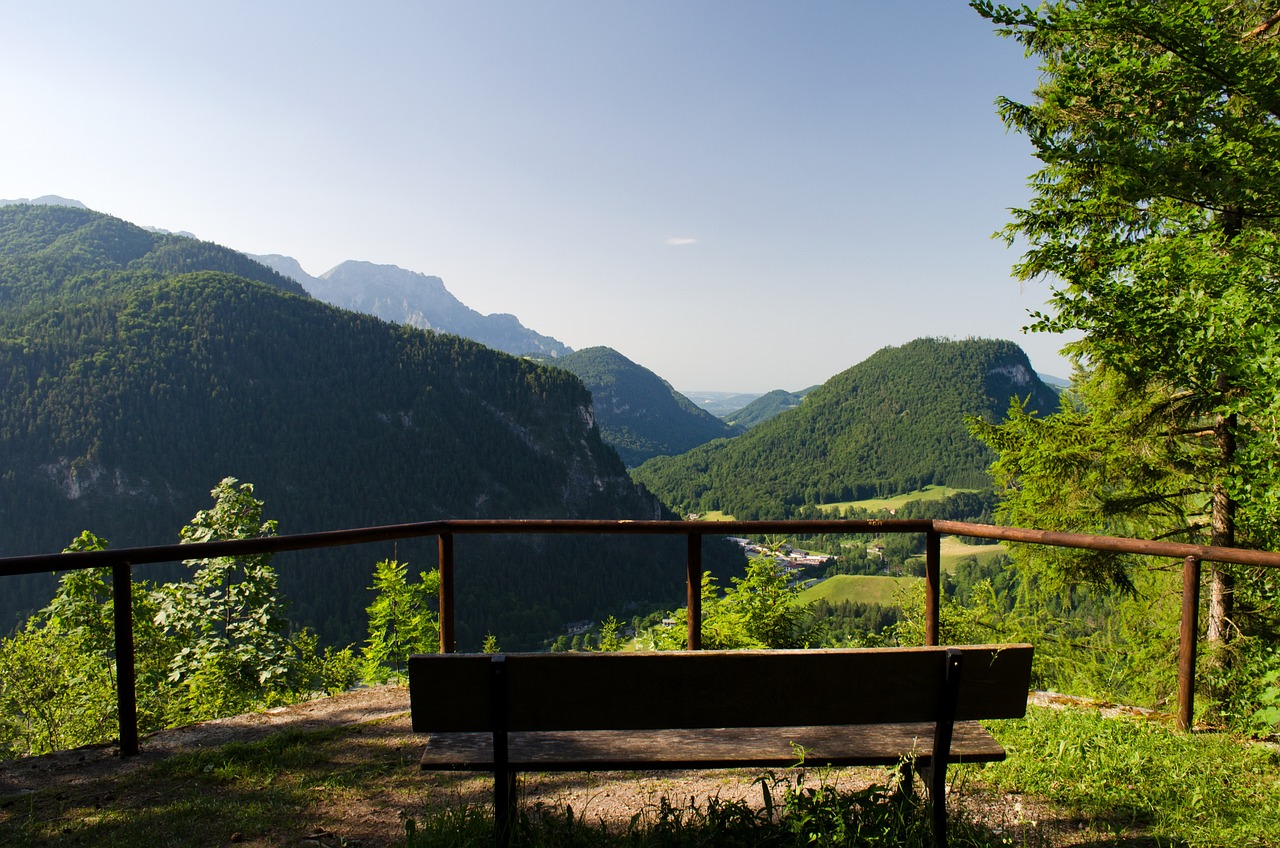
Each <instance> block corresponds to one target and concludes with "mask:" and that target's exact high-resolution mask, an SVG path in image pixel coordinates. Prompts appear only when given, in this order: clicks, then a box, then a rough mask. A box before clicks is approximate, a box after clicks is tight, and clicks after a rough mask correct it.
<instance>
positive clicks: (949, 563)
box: [912, 536, 1009, 573]
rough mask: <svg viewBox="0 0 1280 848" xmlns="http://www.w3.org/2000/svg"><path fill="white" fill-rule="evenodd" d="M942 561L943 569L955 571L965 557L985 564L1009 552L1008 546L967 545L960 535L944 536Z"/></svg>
mask: <svg viewBox="0 0 1280 848" xmlns="http://www.w3.org/2000/svg"><path fill="white" fill-rule="evenodd" d="M939 548H940V550H939V551H938V553H939V554H940V562H939V565H940V566H941V568H942V570H943V571H946V572H950V573H954V572H955V570H956V567H957V566H959V565H960V560H962V559H964V558H965V557H977V558H978V562H979V563H981V564H983V565H985V564H986V563H988V562H989V561H991V560H992V559H994V558H995V557H998V556H1004V555H1005V554H1007V553H1009V550H1008V548H1006V547H1005V546H1004V545H1003V544H999V545H966V544H965V543H964V542H962V541H960V537H959V536H943V537H942V544H941V545H939ZM916 559H919V560H921V561H923V560H924V557H923V556H920V557H912V560H916Z"/></svg>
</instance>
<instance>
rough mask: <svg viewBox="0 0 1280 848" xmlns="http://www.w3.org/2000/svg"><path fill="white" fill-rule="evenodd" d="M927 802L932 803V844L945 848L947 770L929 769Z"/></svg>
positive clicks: (943, 768)
mask: <svg viewBox="0 0 1280 848" xmlns="http://www.w3.org/2000/svg"><path fill="white" fill-rule="evenodd" d="M929 800H930V801H931V802H933V844H934V845H936V846H938V848H947V769H946V767H945V766H944V767H942V768H938V767H936V766H935V767H934V768H931V769H929Z"/></svg>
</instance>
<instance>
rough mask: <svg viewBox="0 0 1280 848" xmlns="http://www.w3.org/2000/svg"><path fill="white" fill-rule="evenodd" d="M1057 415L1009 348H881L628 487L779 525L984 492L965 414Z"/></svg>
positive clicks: (1053, 400) (986, 458)
mask: <svg viewBox="0 0 1280 848" xmlns="http://www.w3.org/2000/svg"><path fill="white" fill-rule="evenodd" d="M1015 395H1016V396H1018V397H1028V396H1030V398H1031V408H1032V409H1036V410H1039V411H1041V412H1049V411H1051V410H1053V409H1055V408H1056V407H1057V397H1056V395H1055V393H1054V392H1053V391H1052V390H1051V389H1049V388H1048V387H1047V386H1045V385H1044V384H1043V383H1042V382H1040V380H1039V378H1038V377H1036V375H1035V372H1034V371H1033V370H1032V369H1031V364H1030V362H1029V361H1028V360H1027V357H1026V354H1024V353H1023V352H1022V350H1021V348H1019V347H1018V346H1017V345H1015V344H1013V343H1012V342H1006V341H991V340H982V339H970V340H966V341H946V340H939V339H917V340H916V341H913V342H911V343H909V344H906V345H903V346H902V347H898V348H892V347H891V348H885V349H883V350H881V351H879V352H877V353H875V354H873V355H872V356H871V357H869V358H868V359H867V360H866V361H864V362H862V363H860V364H858V365H855V366H854V367H853V368H850V369H848V370H847V371H844V372H843V373H841V374H838V375H836V376H835V377H832V378H831V379H830V380H828V381H827V382H826V383H825V384H823V385H822V386H820V387H818V388H816V389H814V390H813V392H812V393H810V394H809V395H808V397H806V398H805V401H804V403H803V404H802V405H801V406H800V407H799V408H797V409H794V410H791V411H789V412H785V413H783V414H781V415H778V416H777V417H775V418H772V419H770V420H768V421H765V422H764V423H762V424H760V425H758V426H756V427H754V428H753V429H751V430H749V431H748V432H746V433H744V434H743V435H741V436H738V437H737V438H734V439H732V440H728V441H719V442H713V443H711V444H708V445H703V446H702V447H699V448H696V449H694V450H692V451H690V452H689V453H687V454H684V455H682V456H677V457H663V458H658V459H654V460H650V461H649V462H646V463H645V464H644V465H642V466H641V467H639V468H637V469H635V470H634V471H633V472H632V476H633V477H635V479H636V480H638V481H639V482H641V483H643V484H644V485H645V486H646V487H648V488H649V489H650V490H651V491H653V492H655V493H657V494H658V495H659V497H661V498H663V500H664V501H665V502H666V503H667V504H669V505H671V506H673V507H677V508H679V509H682V510H686V511H695V512H701V511H707V510H723V511H725V512H729V513H731V514H733V515H734V516H735V517H737V518H742V519H750V518H776V517H782V516H785V515H788V514H791V513H793V512H794V511H795V509H796V508H797V507H799V506H801V505H803V504H811V503H833V502H839V501H845V500H850V499H854V498H862V497H870V496H873V495H878V494H879V495H888V494H895V493H899V492H907V491H914V490H915V489H918V488H920V487H922V486H925V485H929V484H942V485H949V486H955V487H959V488H978V487H982V486H986V485H989V480H988V478H987V475H986V468H987V465H988V464H989V462H990V455H989V454H988V452H987V449H986V448H985V447H984V446H983V445H982V444H981V443H980V442H978V441H977V440H976V439H974V438H973V437H972V436H970V435H969V433H968V431H967V430H966V428H965V425H964V416H965V415H981V416H984V417H988V418H992V419H999V418H1001V417H1003V416H1004V413H1005V411H1006V409H1007V408H1008V405H1009V399H1010V398H1011V397H1013V396H1015Z"/></svg>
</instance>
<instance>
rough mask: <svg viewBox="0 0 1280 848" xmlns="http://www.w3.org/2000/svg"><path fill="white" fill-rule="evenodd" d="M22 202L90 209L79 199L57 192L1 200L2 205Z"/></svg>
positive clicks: (33, 204) (32, 204)
mask: <svg viewBox="0 0 1280 848" xmlns="http://www.w3.org/2000/svg"><path fill="white" fill-rule="evenodd" d="M20 203H26V204H28V205H30V206H70V207H71V208H73V209H88V208H89V207H88V206H85V205H84V204H83V203H81V202H80V201H78V200H70V199H68V198H65V197H59V196H58V195H56V194H45V195H41V196H40V197H32V198H26V197H19V198H17V199H16V200H0V206H14V205H17V204H20Z"/></svg>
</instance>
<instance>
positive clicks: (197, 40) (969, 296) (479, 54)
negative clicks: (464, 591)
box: [0, 0, 1068, 391]
mask: <svg viewBox="0 0 1280 848" xmlns="http://www.w3.org/2000/svg"><path fill="white" fill-rule="evenodd" d="M5 18H6V20H5V25H4V27H3V31H2V32H0V76H2V77H3V79H5V80H6V84H5V85H4V86H3V87H0V114H3V115H4V118H5V121H4V123H5V132H3V133H0V161H3V162H4V163H5V165H4V168H3V171H0V197H6V198H17V197H34V196H37V195H42V194H59V195H62V196H64V197H70V198H75V199H77V200H80V201H82V202H84V203H85V204H87V205H88V206H90V207H91V208H94V209H98V210H100V211H103V212H109V213H111V214H113V215H117V216H119V217H121V218H124V219H126V220H130V221H133V222H135V223H139V224H143V225H151V226H159V227H164V228H167V229H172V230H189V231H191V232H193V233H195V234H196V235H197V236H199V237H200V238H204V239H209V240H212V241H216V242H219V243H221V244H225V245H228V246H231V247H234V248H237V249H239V250H244V251H246V252H250V253H283V254H287V255H291V256H293V257H295V258H297V259H298V260H299V261H300V262H301V263H302V265H303V267H304V268H306V269H307V271H309V272H310V273H312V274H320V273H322V272H324V271H326V270H328V269H329V268H331V267H332V266H334V265H336V264H338V263H339V262H341V261H343V260H346V259H361V260H368V261H372V262H379V263H389V264H395V265H400V266H402V267H405V268H409V269H412V270H415V271H421V272H423V273H427V274H436V275H439V276H441V277H442V278H443V279H444V281H445V285H446V286H447V287H448V288H449V289H450V291H452V292H453V293H454V294H455V295H457V296H458V297H459V298H460V299H461V300H462V301H463V302H464V303H466V304H468V305H469V306H472V307H473V308H475V309H478V310H480V311H482V312H511V313H514V314H515V315H516V316H518V317H519V318H520V320H521V321H522V322H524V323H525V324H526V325H527V326H529V327H531V328H533V329H535V330H538V331H539V332H542V333H546V334H548V335H552V336H555V337H556V338H558V339H560V340H561V341H563V342H565V343H566V344H568V345H570V346H571V347H574V348H583V347H589V346H593V345H608V346H610V347H613V348H616V349H617V350H619V351H621V352H622V353H623V354H624V355H626V356H628V357H630V358H631V359H633V360H635V361H637V362H639V363H640V364H642V365H644V366H646V367H648V368H650V369H652V370H654V371H656V372H657V373H658V374H660V375H661V376H663V377H665V378H666V379H667V380H669V381H670V382H671V383H672V384H673V385H675V386H676V387H677V388H680V389H685V390H724V391H765V390H768V389H772V388H786V389H793V390H794V389H799V388H803V387H805V386H809V385H812V384H814V383H819V382H822V381H824V380H826V379H827V378H829V377H830V376H831V375H833V374H835V373H837V372H839V371H842V370H844V369H845V368H848V367H849V366H851V365H853V364H855V363H857V362H859V361H861V360H862V359H864V358H866V357H867V356H868V355H870V354H871V353H873V352H875V351H876V350H878V349H879V348H881V347H884V346H885V345H896V344H902V343H904V342H906V341H909V340H910V339H912V338H916V337H918V336H922V335H937V336H952V337H966V336H982V337H994V338H1010V339H1014V340H1015V341H1018V342H1019V343H1021V344H1022V345H1023V346H1024V348H1025V349H1026V350H1027V351H1028V353H1029V354H1030V356H1031V359H1032V363H1033V364H1034V365H1035V366H1036V368H1037V369H1039V370H1041V371H1046V372H1049V373H1056V374H1059V375H1062V376H1066V375H1067V373H1068V367H1067V365H1066V364H1065V363H1064V361H1063V360H1062V359H1061V358H1059V356H1058V354H1057V351H1058V349H1059V348H1060V346H1061V341H1062V340H1061V339H1056V338H1051V337H1044V336H1024V335H1022V333H1021V327H1022V325H1023V324H1025V323H1027V318H1026V313H1027V310H1029V309H1039V308H1041V306H1042V305H1043V301H1044V298H1045V294H1046V289H1045V286H1044V285H1043V284H1038V283H1037V284H1029V285H1027V286H1026V287H1025V288H1024V287H1022V286H1020V285H1019V284H1018V283H1017V282H1016V281H1014V280H1012V278H1011V277H1010V273H1009V267H1010V265H1011V264H1012V263H1013V261H1015V259H1016V258H1017V255H1016V252H1014V251H1011V250H1008V249H1006V248H1005V247H1004V245H1003V244H1002V243H1001V242H998V241H994V240H992V239H991V238H990V235H991V234H992V233H993V232H994V231H995V230H996V229H998V228H999V227H1000V226H1001V225H1002V224H1004V223H1005V221H1006V220H1007V219H1008V211H1007V210H1008V208H1009V207H1014V206H1018V205H1020V204H1022V203H1023V202H1024V201H1025V200H1026V198H1027V196H1028V190H1027V188H1026V182H1027V178H1028V176H1029V175H1030V174H1031V173H1032V172H1033V170H1034V169H1035V166H1036V163H1035V160H1033V159H1032V158H1031V156H1030V153H1029V147H1028V145H1027V144H1026V142H1025V141H1024V140H1023V139H1021V138H1019V137H1017V136H1014V135H1009V134H1007V133H1006V132H1005V130H1004V128H1003V126H1002V125H1001V124H1000V122H999V120H998V119H997V118H996V116H995V113H994V109H993V105H992V103H993V101H994V100H995V98H996V97H997V96H998V95H1001V94H1006V95H1009V96H1012V97H1015V98H1019V99H1025V98H1026V96H1027V92H1028V91H1029V90H1030V88H1031V87H1032V86H1033V85H1034V82H1035V78H1036V69H1035V66H1034V64H1033V63H1032V62H1031V61H1030V60H1027V59H1025V58H1024V57H1023V56H1022V53H1021V51H1020V50H1019V48H1018V47H1017V45H1016V44H1013V43H1011V42H1008V41H1005V40H1002V39H999V38H998V37H996V36H995V35H994V34H993V33H992V32H991V30H990V27H989V26H988V24H987V23H986V22H985V21H983V20H982V19H981V18H979V17H978V16H977V14H975V13H974V12H973V11H971V10H970V9H969V8H968V7H967V6H966V4H965V3H963V2H960V0H934V1H933V2H916V3H899V2H890V0H860V2H853V0H839V2H837V0H814V2H802V3H794V2H782V0H777V1H776V2H769V3H763V2H752V0H720V1H719V2H699V0H682V2H663V0H656V1H655V0H646V2H610V0H581V2H578V1H577V0H574V1H573V2H570V1H569V0H541V2H536V3H533V2H514V0H512V2H502V3H499V2H484V0H476V2H462V0H450V2H436V1H435V0H427V1H426V2H400V3H384V2H376V0H375V2H363V3H359V4H356V3H329V2H305V3H302V2H298V3H292V2H261V0H254V2H241V1H240V0H223V2H218V3H173V2H166V3H150V2H146V3H144V2H119V3H99V2H58V3H34V2H30V3H22V4H11V6H10V8H8V9H7V10H6V14H5Z"/></svg>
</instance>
